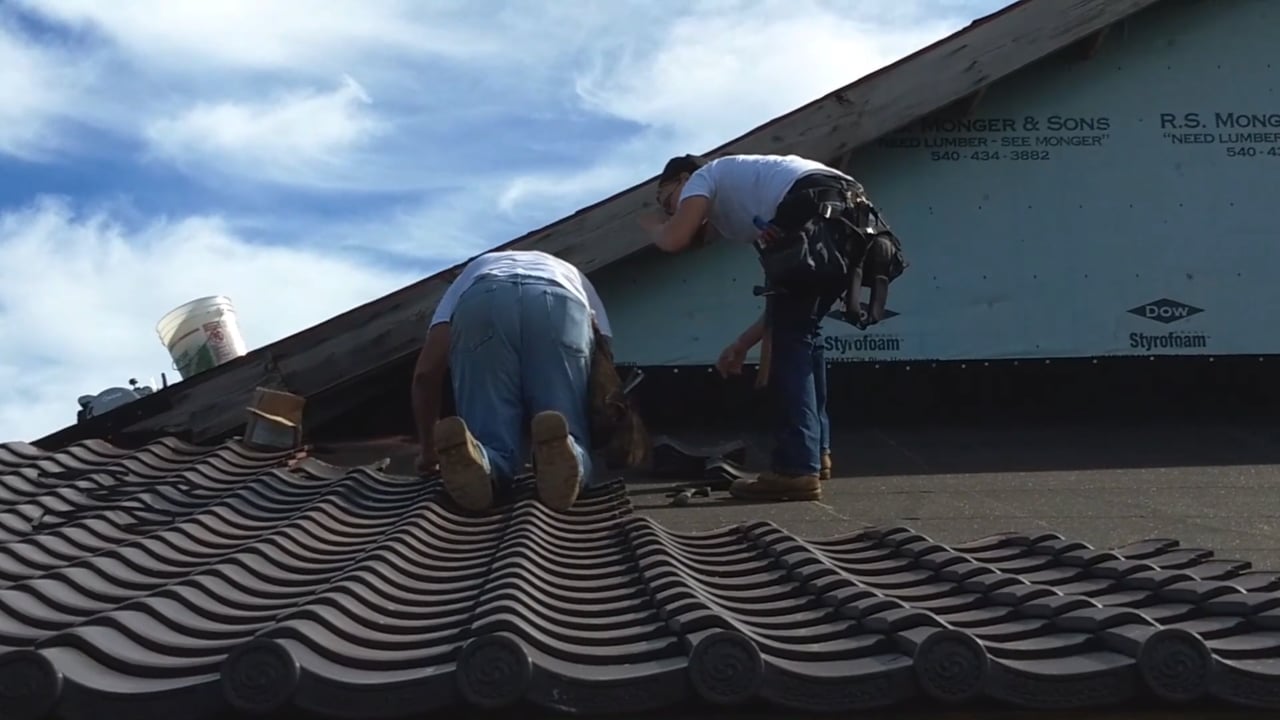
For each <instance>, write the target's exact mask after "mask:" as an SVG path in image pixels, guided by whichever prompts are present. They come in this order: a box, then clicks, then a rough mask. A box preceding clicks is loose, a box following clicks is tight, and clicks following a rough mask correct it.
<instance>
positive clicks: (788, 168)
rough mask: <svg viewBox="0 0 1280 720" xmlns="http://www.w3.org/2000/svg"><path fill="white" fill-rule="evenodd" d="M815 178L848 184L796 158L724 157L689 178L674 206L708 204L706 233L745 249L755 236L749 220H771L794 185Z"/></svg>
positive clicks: (826, 169)
mask: <svg viewBox="0 0 1280 720" xmlns="http://www.w3.org/2000/svg"><path fill="white" fill-rule="evenodd" d="M816 172H825V173H834V174H836V175H839V176H841V177H844V178H849V176H848V175H846V174H844V173H842V172H839V171H837V170H835V169H833V168H830V167H827V166H826V165H823V164H822V163H820V162H815V161H813V160H806V159H805V158H802V157H799V156H797V155H726V156H725V157H721V158H716V159H715V160H712V161H711V162H709V163H707V164H706V165H703V166H702V167H701V168H698V171H697V172H695V173H693V174H692V175H690V176H689V180H688V181H687V182H686V183H685V184H684V190H682V191H681V192H680V200H681V201H683V200H684V199H685V198H687V197H693V196H696V195H703V196H705V197H707V198H709V199H710V201H711V209H710V211H709V213H708V218H707V221H708V222H709V223H710V224H711V227H713V228H715V230H716V232H717V233H719V234H720V235H721V236H722V237H724V238H725V239H727V240H732V241H738V242H744V243H750V242H754V241H755V239H756V237H757V236H759V234H760V231H759V230H758V229H757V228H756V226H755V223H754V222H752V218H754V217H756V216H759V217H760V218H761V219H763V220H769V219H770V218H772V217H773V215H774V211H775V210H777V208H778V203H779V202H781V201H782V198H783V196H784V195H786V194H787V191H788V190H790V189H791V186H792V185H793V184H794V183H795V181H796V180H799V179H800V178H802V177H804V176H805V175H811V174H813V173H816ZM849 179H850V180H852V179H853V178H849Z"/></svg>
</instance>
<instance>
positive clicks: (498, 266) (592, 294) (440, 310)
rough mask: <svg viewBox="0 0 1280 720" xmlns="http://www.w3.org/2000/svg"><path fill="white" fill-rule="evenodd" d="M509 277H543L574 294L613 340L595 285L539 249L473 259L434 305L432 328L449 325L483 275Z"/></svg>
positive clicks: (604, 332)
mask: <svg viewBox="0 0 1280 720" xmlns="http://www.w3.org/2000/svg"><path fill="white" fill-rule="evenodd" d="M512 275H524V276H532V277H538V278H544V279H546V280H550V281H552V282H554V283H555V284H557V285H559V286H560V287H562V288H564V289H566V290H568V291H569V292H571V293H573V295H574V297H577V298H578V299H579V300H581V301H582V302H583V303H584V304H586V306H587V307H588V308H590V309H591V312H592V314H593V315H594V316H595V319H596V324H597V325H599V326H600V334H601V335H604V336H605V337H609V338H612V337H613V328H611V327H610V326H609V316H608V315H607V314H605V311H604V303H602V302H601V301H600V296H599V295H598V294H596V289H595V286H593V285H592V284H591V281H590V280H588V279H587V276H586V275H584V274H582V271H581V270H579V269H578V268H577V267H575V266H573V265H571V264H569V263H567V262H565V261H564V260H561V259H560V258H558V257H556V256H555V255H550V254H548V253H544V252H542V251H541V250H500V251H496V252H491V253H485V254H484V255H481V256H480V257H477V258H476V259H474V260H472V261H471V262H470V263H468V264H467V267H466V268H465V269H463V271H462V274H461V275H459V276H458V279H457V280H454V281H453V284H452V285H450V286H449V289H448V290H446V291H445V292H444V296H443V297H441V298H440V304H439V305H436V312H435V315H434V316H432V318H431V325H432V326H435V325H438V324H440V323H442V322H449V321H450V320H451V319H452V318H453V309H454V308H455V307H457V305H458V298H460V297H462V293H464V292H466V291H467V289H468V288H470V287H471V286H472V285H474V284H475V282H476V280H478V279H480V278H481V277H482V276H494V277H503V276H512Z"/></svg>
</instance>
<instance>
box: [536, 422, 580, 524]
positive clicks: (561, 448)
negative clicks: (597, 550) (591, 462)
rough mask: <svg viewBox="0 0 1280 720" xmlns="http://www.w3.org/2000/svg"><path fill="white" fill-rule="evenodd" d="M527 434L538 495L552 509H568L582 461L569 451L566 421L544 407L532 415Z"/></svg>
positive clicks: (571, 504) (571, 445)
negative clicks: (530, 443)
mask: <svg viewBox="0 0 1280 720" xmlns="http://www.w3.org/2000/svg"><path fill="white" fill-rule="evenodd" d="M530 436H531V437H532V440H533V469H534V475H535V476H536V477H537V481H538V499H540V500H542V504H543V505H546V506H547V507H549V508H551V509H552V510H561V511H563V510H568V509H569V508H570V507H572V506H573V503H574V502H575V501H576V500H577V499H578V489H579V487H580V486H581V484H582V463H580V462H578V454H577V453H576V452H574V451H573V441H572V440H571V439H570V438H569V423H568V422H567V421H566V420H565V419H564V415H561V414H560V413H558V412H556V411H554V410H546V411H543V412H540V413H538V414H537V415H534V416H533V423H532V426H531V427H530Z"/></svg>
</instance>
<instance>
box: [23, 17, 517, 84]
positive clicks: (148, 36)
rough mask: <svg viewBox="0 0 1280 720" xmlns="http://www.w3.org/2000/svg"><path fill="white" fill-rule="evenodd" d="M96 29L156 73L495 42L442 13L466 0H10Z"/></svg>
mask: <svg viewBox="0 0 1280 720" xmlns="http://www.w3.org/2000/svg"><path fill="white" fill-rule="evenodd" d="M14 1H15V2H16V3H17V4H18V5H20V6H22V7H24V8H26V9H27V10H29V11H31V12H34V13H38V14H40V15H41V16H43V17H46V18H50V19H54V20H57V21H60V22H65V23H70V24H73V25H76V26H79V27H85V28H90V29H93V30H95V31H97V32H99V33H101V34H103V35H105V36H106V37H107V38H109V39H110V40H111V41H112V42H114V43H116V44H117V45H119V46H120V47H122V48H124V49H125V50H126V52H128V53H130V54H132V55H134V56H136V57H138V58H143V59H151V60H154V59H157V58H165V59H166V60H168V61H169V62H167V63H164V64H161V65H158V66H157V67H155V68H152V72H155V73H157V74H170V73H180V72H193V71H209V70H211V69H215V68H223V69H231V70H256V71H285V70H287V71H291V72H295V73H297V72H308V71H310V72H315V73H317V74H321V75H332V74H334V73H336V72H342V71H344V70H346V69H348V67H349V66H350V64H351V63H353V62H357V61H359V60H360V59H362V58H366V57H367V56H368V55H369V54H371V53H372V54H374V55H383V56H387V57H394V56H397V55H405V54H409V55H416V56H433V55H434V56H440V57H456V58H467V57H471V56H475V55H480V54H484V53H488V52H493V51H494V50H495V49H496V47H495V45H494V44H493V43H492V42H491V41H490V40H488V39H487V38H485V37H484V36H483V35H480V34H476V33H473V32H467V31H465V30H466V29H465V28H459V27H457V23H456V22H454V23H450V22H448V21H449V20H450V19H451V18H453V17H456V13H457V12H458V11H459V10H465V9H466V7H467V4H466V3H463V2H452V1H451V2H446V1H445V0H433V2H432V3H430V9H429V10H428V11H424V10H423V5H425V3H419V2H416V1H415V0H325V1H324V2H303V1H301V0H216V2H207V1H206V0H115V1H114V2H101V0H14Z"/></svg>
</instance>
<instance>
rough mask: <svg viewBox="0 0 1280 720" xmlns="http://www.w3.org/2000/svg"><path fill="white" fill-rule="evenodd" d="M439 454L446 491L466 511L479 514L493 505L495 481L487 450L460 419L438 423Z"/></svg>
mask: <svg viewBox="0 0 1280 720" xmlns="http://www.w3.org/2000/svg"><path fill="white" fill-rule="evenodd" d="M435 444H436V455H437V456H438V457H439V458H440V481H441V482H442V483H443V484H444V490H445V492H446V493H448V494H449V497H451V498H453V501H454V502H456V503H457V504H458V505H459V507H461V508H463V509H464V510H471V511H473V512H478V511H480V510H487V509H489V507H491V506H492V505H493V481H492V480H491V479H490V477H489V471H488V470H486V469H485V466H484V456H483V454H482V453H483V451H482V450H481V449H480V445H479V443H477V442H476V441H475V438H473V437H472V436H471V431H470V430H468V429H467V424H466V423H465V422H463V420H462V418H460V417H448V418H444V419H442V420H440V421H439V422H437V423H436V428H435Z"/></svg>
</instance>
